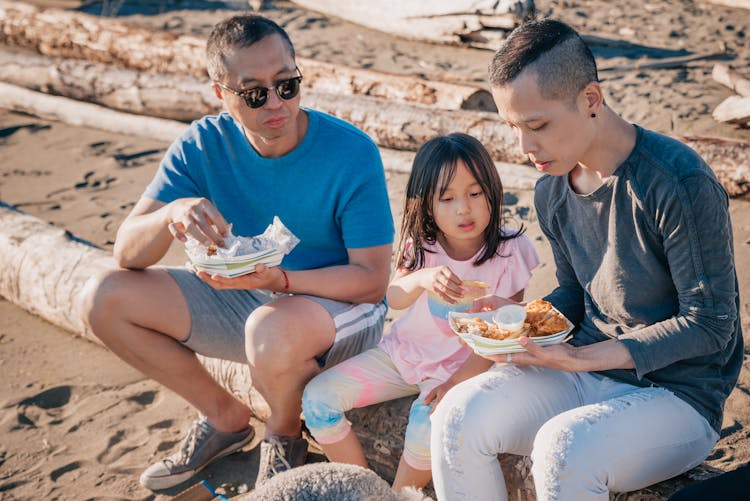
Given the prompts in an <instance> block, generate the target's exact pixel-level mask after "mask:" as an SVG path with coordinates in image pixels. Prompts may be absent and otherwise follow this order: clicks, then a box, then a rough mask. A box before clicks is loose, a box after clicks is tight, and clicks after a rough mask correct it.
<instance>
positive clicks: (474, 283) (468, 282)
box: [461, 280, 490, 289]
mask: <svg viewBox="0 0 750 501" xmlns="http://www.w3.org/2000/svg"><path fill="white" fill-rule="evenodd" d="M461 285H463V286H464V287H478V288H480V289H489V288H490V285H489V284H487V283H484V282H480V281H479V280H462V281H461Z"/></svg>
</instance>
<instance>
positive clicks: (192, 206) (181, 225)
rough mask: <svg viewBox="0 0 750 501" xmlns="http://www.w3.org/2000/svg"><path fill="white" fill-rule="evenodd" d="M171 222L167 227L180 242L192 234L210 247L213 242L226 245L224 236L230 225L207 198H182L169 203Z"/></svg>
mask: <svg viewBox="0 0 750 501" xmlns="http://www.w3.org/2000/svg"><path fill="white" fill-rule="evenodd" d="M168 218H169V224H168V225H167V228H168V229H169V232H170V233H171V234H172V236H173V237H174V238H175V239H177V240H179V241H180V242H183V243H184V242H186V241H187V235H190V236H192V237H193V238H195V239H196V240H198V241H199V242H200V243H202V244H203V245H205V246H206V247H208V246H209V245H211V244H216V245H219V246H223V245H224V237H225V236H226V235H227V234H228V232H229V225H228V224H227V222H226V221H225V220H224V218H223V217H222V215H221V214H219V211H218V210H217V209H216V207H215V206H214V204H212V203H211V202H210V201H209V200H207V199H205V198H181V199H178V200H175V201H174V202H172V203H171V204H169V212H168Z"/></svg>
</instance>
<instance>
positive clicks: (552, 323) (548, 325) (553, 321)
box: [535, 311, 568, 336]
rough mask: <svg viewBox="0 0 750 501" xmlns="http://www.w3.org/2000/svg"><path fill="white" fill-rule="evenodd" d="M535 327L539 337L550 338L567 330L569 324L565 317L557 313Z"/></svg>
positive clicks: (553, 313)
mask: <svg viewBox="0 0 750 501" xmlns="http://www.w3.org/2000/svg"><path fill="white" fill-rule="evenodd" d="M535 327H536V331H537V335H538V336H549V335H550V334H557V333H558V332H562V331H564V330H565V329H567V328H568V322H567V321H566V320H565V317H563V316H562V315H560V314H559V313H557V312H556V311H555V312H552V314H551V315H549V316H547V317H546V318H544V319H542V320H541V321H539V322H538V323H537V324H536V326H535Z"/></svg>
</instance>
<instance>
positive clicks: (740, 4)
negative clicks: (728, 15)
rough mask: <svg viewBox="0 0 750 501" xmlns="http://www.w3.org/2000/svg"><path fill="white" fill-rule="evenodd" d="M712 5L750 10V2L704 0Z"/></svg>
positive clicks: (740, 0) (739, 0)
mask: <svg viewBox="0 0 750 501" xmlns="http://www.w3.org/2000/svg"><path fill="white" fill-rule="evenodd" d="M704 1H706V2H708V3H712V4H714V5H724V6H725V7H733V8H737V9H750V0H704Z"/></svg>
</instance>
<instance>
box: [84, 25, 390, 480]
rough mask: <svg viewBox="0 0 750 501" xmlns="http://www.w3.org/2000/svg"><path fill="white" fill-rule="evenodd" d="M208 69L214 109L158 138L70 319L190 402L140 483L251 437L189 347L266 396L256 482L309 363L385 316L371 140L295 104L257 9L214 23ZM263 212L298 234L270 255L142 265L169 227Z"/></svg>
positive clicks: (283, 442) (287, 429)
mask: <svg viewBox="0 0 750 501" xmlns="http://www.w3.org/2000/svg"><path fill="white" fill-rule="evenodd" d="M207 58H208V72H209V75H210V77H211V79H212V80H213V85H212V88H213V90H214V92H215V94H216V96H217V97H218V98H219V99H221V100H222V101H223V102H224V106H225V108H226V110H227V111H226V112H224V113H221V114H220V115H218V116H209V117H205V118H203V119H202V120H199V121H197V122H194V123H193V124H192V125H191V126H190V127H189V129H188V130H187V131H186V132H185V133H184V134H182V136H181V137H179V138H178V139H177V140H176V141H175V142H174V143H173V144H172V146H171V147H170V148H169V150H168V152H167V154H166V155H165V157H164V159H163V160H162V162H161V165H160V167H159V170H158V172H157V173H156V176H155V177H154V179H153V181H152V182H151V183H150V184H149V186H148V187H147V188H146V190H145V192H144V194H143V196H142V197H141V199H140V200H139V201H138V203H137V204H136V205H135V207H134V208H133V210H132V212H131V213H130V214H129V215H128V217H127V218H126V219H125V221H124V222H123V224H122V226H121V227H120V229H119V231H118V234H117V241H116V243H115V248H114V256H115V258H116V260H117V262H118V264H119V265H120V266H121V267H122V268H126V269H118V270H111V271H108V272H106V273H104V274H103V275H101V276H98V277H96V278H95V279H94V280H92V281H91V283H90V284H89V285H88V286H87V288H86V291H85V293H84V301H83V304H84V318H85V321H86V322H87V323H88V324H89V325H90V326H91V329H92V330H93V332H94V333H95V334H96V335H97V336H98V337H99V338H100V339H101V340H102V341H103V342H104V343H105V344H106V345H107V346H108V347H109V348H110V349H112V351H113V352H115V353H116V354H117V355H118V356H119V357H121V358H122V359H123V360H125V361H126V362H127V363H129V364H131V365H132V366H133V367H135V368H137V369H139V370H141V371H142V372H143V373H145V374H146V375H148V376H150V377H152V378H154V379H155V380H157V381H159V382H160V383H162V384H164V385H165V386H166V387H168V388H170V389H172V390H173V391H175V392H177V393H178V394H179V395H181V396H182V397H183V398H185V399H186V400H187V401H188V402H190V403H191V404H192V405H193V406H195V407H196V409H197V410H198V411H199V412H200V418H199V419H198V420H197V421H196V422H195V424H194V425H193V427H192V429H191V430H190V431H189V433H188V435H187V437H186V438H185V441H184V442H183V444H182V446H181V447H180V450H179V451H178V452H177V453H175V454H174V455H172V456H170V457H168V458H166V459H164V460H161V461H159V462H157V463H155V464H154V465H152V466H150V467H149V468H148V469H147V470H146V471H145V472H144V473H143V475H142V476H141V483H142V484H143V485H144V486H146V487H148V488H150V489H164V488H168V487H171V486H173V485H177V484H179V483H181V482H183V481H185V480H187V479H188V478H190V477H191V476H193V475H194V474H195V473H197V472H198V471H199V470H201V469H202V468H203V467H205V466H206V465H207V464H208V463H209V462H210V461H212V460H213V459H216V458H218V457H221V456H223V455H226V454H229V453H230V452H233V451H236V450H238V449H240V448H241V447H242V446H244V445H245V444H247V443H249V442H250V441H251V440H252V439H253V437H254V430H253V428H252V427H251V426H249V424H248V423H249V419H250V417H251V414H252V413H251V410H250V409H249V408H248V407H247V405H245V403H243V402H242V401H241V400H239V399H238V398H237V397H235V396H234V395H232V394H231V393H229V392H228V391H227V390H225V389H224V388H222V387H221V386H220V385H219V384H218V383H217V382H216V381H215V380H214V379H213V378H211V377H210V375H209V374H208V372H206V370H205V369H204V368H203V366H202V365H201V364H200V363H199V361H198V359H197V357H196V353H200V354H203V355H207V356H210V357H217V358H221V359H226V360H234V361H238V362H242V363H248V364H249V367H250V373H251V375H252V378H253V384H254V386H255V387H256V388H257V390H258V391H259V392H260V393H261V395H263V397H264V398H265V399H266V401H267V402H268V405H269V407H270V411H271V414H270V417H269V419H268V422H267V428H266V436H265V438H264V439H263V441H262V442H261V468H260V471H259V474H258V481H262V480H264V479H265V478H268V477H269V476H271V475H273V474H275V473H277V472H279V471H282V470H285V469H288V468H291V467H294V466H297V465H300V464H303V463H304V462H305V458H306V454H307V442H306V441H305V440H303V439H302V437H301V422H300V413H301V395H302V390H303V388H304V386H305V384H306V383H307V381H308V380H309V379H311V378H312V377H313V376H314V375H316V374H317V373H318V372H319V371H320V370H321V369H323V368H325V367H327V366H330V365H332V364H334V363H336V362H338V361H341V360H343V359H345V358H348V357H350V356H352V355H354V354H356V353H359V352H361V351H364V350H366V349H368V348H370V347H373V346H375V345H376V344H377V343H378V341H379V340H380V337H381V334H382V328H383V323H384V317H385V310H386V308H385V305H384V302H383V297H384V294H385V290H386V287H387V284H388V278H389V265H390V257H391V245H392V242H393V233H394V229H393V220H392V216H391V212H390V206H389V203H388V194H387V190H386V184H385V176H384V173H383V166H382V163H381V160H380V155H379V152H378V149H377V147H376V146H375V144H374V143H373V142H372V141H371V140H370V139H369V138H368V137H367V136H366V135H365V134H364V133H362V132H361V131H359V130H358V129H356V128H355V127H353V126H351V125H349V124H347V123H345V122H343V121H341V120H338V119H335V118H333V117H331V116H328V115H326V114H323V113H320V112H316V111H313V110H308V109H301V108H300V106H299V101H300V97H299V89H300V83H301V81H302V74H301V72H300V70H299V68H297V65H296V64H295V54H294V48H293V45H292V43H291V41H290V39H289V36H288V35H287V33H286V32H285V31H284V30H283V29H282V28H281V27H279V26H278V25H277V24H276V23H274V22H273V21H271V20H269V19H266V18H263V17H261V16H237V17H233V18H231V19H228V20H226V21H223V22H221V23H219V24H217V25H216V26H215V27H214V30H213V31H212V33H211V35H210V37H209V40H208V45H207ZM274 216H278V217H279V218H280V219H281V221H282V222H283V223H284V225H285V226H287V227H288V228H289V229H290V230H291V231H292V232H293V233H294V234H295V235H296V236H297V237H299V238H300V243H299V244H298V245H297V246H296V247H295V248H294V250H293V251H292V252H291V253H290V254H289V255H287V256H285V258H284V260H283V262H282V263H281V266H277V267H265V266H263V265H258V267H257V268H256V270H255V272H254V273H251V274H247V275H243V276H240V277H236V278H224V277H221V276H217V275H209V274H207V273H205V272H200V273H197V274H196V273H194V272H193V271H191V270H188V269H183V268H167V269H165V268H152V267H151V265H153V264H155V263H156V262H157V261H159V260H160V259H161V258H162V257H163V256H164V254H165V253H166V251H167V249H168V248H169V246H170V243H171V242H172V240H173V239H177V240H179V241H181V242H185V241H186V239H187V237H188V236H192V237H194V238H196V239H197V240H199V241H201V242H203V243H204V244H205V245H210V244H212V243H213V244H217V245H221V244H222V243H223V237H225V236H226V235H227V234H228V231H229V225H230V224H231V225H232V233H234V234H235V235H241V236H253V235H257V234H259V233H262V232H263V230H264V229H265V228H266V226H268V225H269V224H270V223H271V222H272V220H273V218H274Z"/></svg>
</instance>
